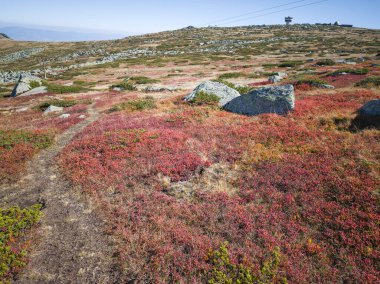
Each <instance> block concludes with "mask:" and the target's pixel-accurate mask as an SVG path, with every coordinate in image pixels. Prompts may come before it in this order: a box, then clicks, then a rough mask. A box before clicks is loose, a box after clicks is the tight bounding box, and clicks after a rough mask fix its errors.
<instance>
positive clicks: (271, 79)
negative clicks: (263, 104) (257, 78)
mask: <svg viewBox="0 0 380 284" xmlns="http://www.w3.org/2000/svg"><path fill="white" fill-rule="evenodd" d="M268 81H269V82H271V83H279V82H281V81H282V77H280V76H278V75H273V76H269V78H268Z"/></svg>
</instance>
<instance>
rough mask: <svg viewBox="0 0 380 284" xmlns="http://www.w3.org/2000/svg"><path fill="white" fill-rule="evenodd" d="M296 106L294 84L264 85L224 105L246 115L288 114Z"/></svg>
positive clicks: (232, 110) (228, 109) (229, 109)
mask: <svg viewBox="0 0 380 284" xmlns="http://www.w3.org/2000/svg"><path fill="white" fill-rule="evenodd" d="M294 106H295V96H294V87H293V85H284V86H275V87H264V88H260V89H257V90H254V91H252V92H250V93H248V94H246V95H242V96H240V97H237V98H235V99H233V100H231V101H230V102H229V103H228V104H226V105H225V106H224V109H225V110H227V111H230V112H234V113H238V114H244V115H258V114H263V113H277V114H287V113H288V112H289V111H291V110H293V109H294Z"/></svg>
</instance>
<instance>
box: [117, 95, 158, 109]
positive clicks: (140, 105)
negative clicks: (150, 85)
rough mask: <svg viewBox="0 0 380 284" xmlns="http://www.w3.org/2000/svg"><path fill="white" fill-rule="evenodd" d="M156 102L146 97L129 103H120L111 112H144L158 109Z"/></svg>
mask: <svg viewBox="0 0 380 284" xmlns="http://www.w3.org/2000/svg"><path fill="white" fill-rule="evenodd" d="M156 107H157V106H156V102H155V100H154V99H153V98H151V97H146V98H144V99H139V100H131V101H128V102H124V103H120V104H117V105H114V106H113V107H112V108H111V109H110V112H115V111H122V110H128V111H142V110H147V109H154V108H156Z"/></svg>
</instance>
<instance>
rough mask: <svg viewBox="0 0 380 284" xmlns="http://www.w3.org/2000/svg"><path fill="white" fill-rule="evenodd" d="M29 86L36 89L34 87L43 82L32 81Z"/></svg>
mask: <svg viewBox="0 0 380 284" xmlns="http://www.w3.org/2000/svg"><path fill="white" fill-rule="evenodd" d="M29 86H30V87H31V88H32V89H34V88H38V87H39V86H41V84H40V83H39V82H38V81H30V83H29Z"/></svg>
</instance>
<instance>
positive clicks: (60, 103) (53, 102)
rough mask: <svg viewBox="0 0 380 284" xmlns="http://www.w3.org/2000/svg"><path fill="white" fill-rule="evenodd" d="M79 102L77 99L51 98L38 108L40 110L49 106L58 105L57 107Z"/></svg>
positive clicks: (69, 105)
mask: <svg viewBox="0 0 380 284" xmlns="http://www.w3.org/2000/svg"><path fill="white" fill-rule="evenodd" d="M76 104H78V101H76V100H50V101H47V102H43V103H40V104H39V105H38V106H37V107H35V108H36V109H39V110H42V111H44V110H46V109H47V108H48V107H49V106H56V107H71V106H74V105H76Z"/></svg>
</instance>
